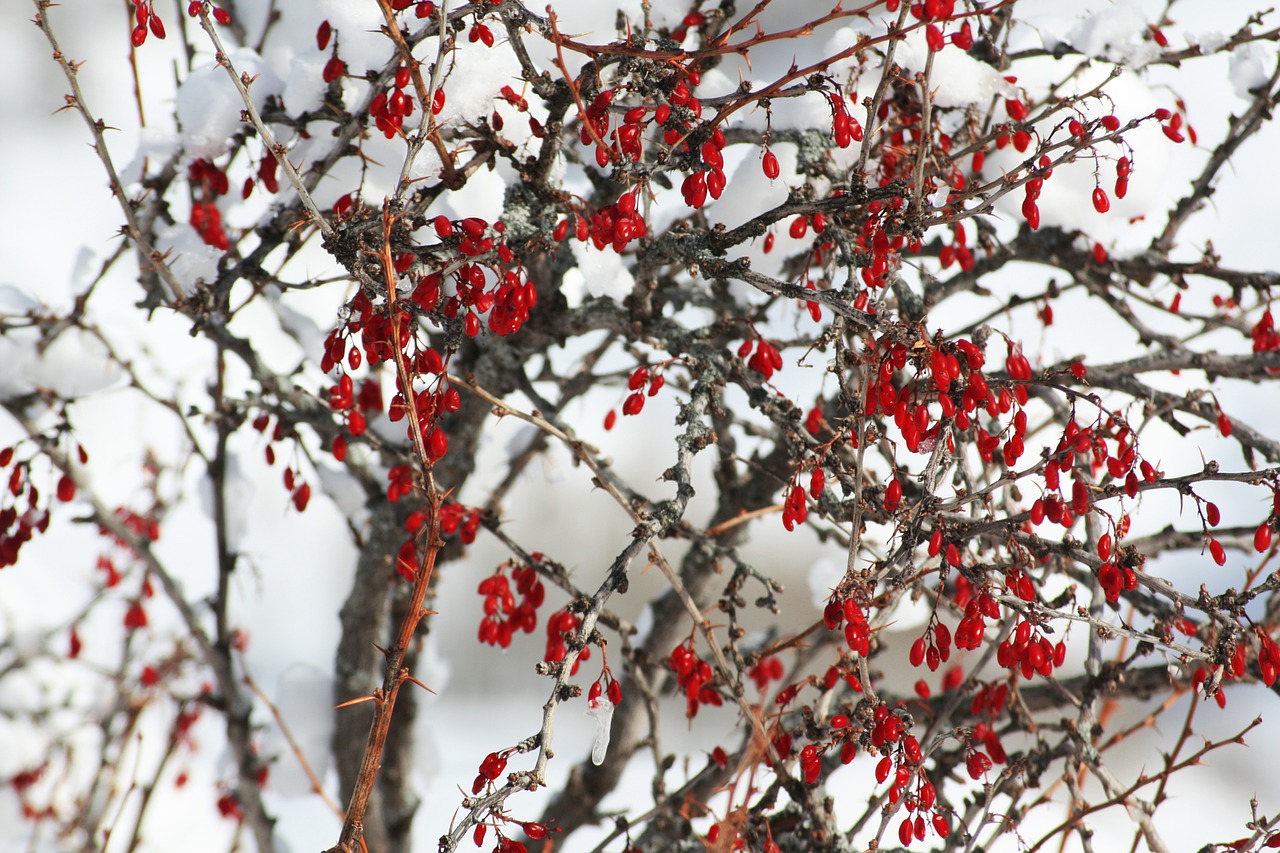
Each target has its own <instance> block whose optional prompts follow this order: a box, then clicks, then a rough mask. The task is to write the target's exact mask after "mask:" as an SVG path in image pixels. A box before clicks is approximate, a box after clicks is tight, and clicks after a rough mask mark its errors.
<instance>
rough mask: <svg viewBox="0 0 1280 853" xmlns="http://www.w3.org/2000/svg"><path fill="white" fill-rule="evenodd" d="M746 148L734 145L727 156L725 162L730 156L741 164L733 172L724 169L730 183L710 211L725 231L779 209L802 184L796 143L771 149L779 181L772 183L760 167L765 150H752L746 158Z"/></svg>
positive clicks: (782, 143) (778, 145) (775, 180)
mask: <svg viewBox="0 0 1280 853" xmlns="http://www.w3.org/2000/svg"><path fill="white" fill-rule="evenodd" d="M746 148H748V146H744V145H734V146H732V147H731V148H730V149H729V150H728V151H726V152H725V154H726V158H725V159H726V160H727V159H728V155H729V154H730V153H733V154H737V155H738V157H737V159H738V163H737V167H736V168H734V169H733V170H732V171H730V170H729V169H728V168H726V169H725V174H726V175H727V177H728V181H727V182H726V183H725V188H724V192H723V193H721V195H720V199H719V200H718V201H717V202H716V203H715V206H714V207H713V208H712V210H711V219H712V220H713V221H718V222H722V223H724V226H725V227H726V228H737V227H738V226H739V225H741V224H743V223H744V222H747V221H748V220H750V219H751V218H752V217H754V216H756V215H758V214H760V213H762V212H764V211H766V210H769V209H770V208H773V207H777V206H778V205H780V204H782V203H783V202H785V201H786V200H787V195H788V194H789V193H790V191H791V187H792V186H798V185H800V184H801V183H803V181H802V180H801V179H800V177H799V176H798V175H797V173H796V163H797V151H796V146H795V145H794V144H793V143H791V142H780V143H778V144H777V145H773V146H770V150H771V151H773V155H774V156H775V157H777V158H778V177H777V178H776V179H774V180H772V181H771V180H769V179H768V178H767V177H765V174H764V170H763V168H762V167H761V165H760V160H761V157H762V156H763V153H764V149H763V148H755V149H750V151H749V153H745V152H744V153H745V156H744V155H743V153H739V151H738V149H746ZM725 165H726V166H728V165H729V164H728V163H726V164H725Z"/></svg>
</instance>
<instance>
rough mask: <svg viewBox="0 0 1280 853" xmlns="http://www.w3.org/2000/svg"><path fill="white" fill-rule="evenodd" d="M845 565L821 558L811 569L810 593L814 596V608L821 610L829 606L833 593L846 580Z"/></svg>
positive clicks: (829, 558)
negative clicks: (828, 602) (828, 601)
mask: <svg viewBox="0 0 1280 853" xmlns="http://www.w3.org/2000/svg"><path fill="white" fill-rule="evenodd" d="M846 568H847V567H846V566H845V563H844V561H843V560H836V559H834V558H832V557H819V558H818V559H817V560H814V562H813V565H812V566H810V567H809V593H810V594H811V595H812V596H813V606H814V607H816V608H818V609H819V610H821V609H822V608H824V607H826V606H827V600H828V599H830V598H831V591H832V590H833V589H835V588H836V586H838V585H839V583H840V581H841V580H842V579H843V578H844V573H845V569H846Z"/></svg>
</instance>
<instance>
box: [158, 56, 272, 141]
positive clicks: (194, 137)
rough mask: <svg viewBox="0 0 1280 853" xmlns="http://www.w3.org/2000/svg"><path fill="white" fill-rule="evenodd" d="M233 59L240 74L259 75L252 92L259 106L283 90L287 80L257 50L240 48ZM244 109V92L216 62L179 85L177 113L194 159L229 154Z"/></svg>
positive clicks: (194, 73) (197, 71)
mask: <svg viewBox="0 0 1280 853" xmlns="http://www.w3.org/2000/svg"><path fill="white" fill-rule="evenodd" d="M229 58H230V60H231V64H232V66H233V67H234V68H235V70H236V73H237V74H248V75H249V76H250V77H254V78H256V79H255V80H254V82H253V87H252V88H251V89H250V90H249V91H250V94H251V95H252V97H253V103H254V106H256V107H257V108H258V109H261V108H262V105H263V103H264V102H265V101H266V99H267V98H268V97H270V96H271V95H279V94H280V93H281V91H283V89H284V83H283V81H281V79H280V78H279V77H277V76H276V74H275V72H274V71H272V70H271V69H270V68H269V67H268V66H267V64H266V63H265V62H263V60H262V57H260V56H259V55H258V54H257V53H256V52H255V51H253V50H250V49H249V48H239V49H237V50H233V51H231V53H230V57H229ZM243 109H244V102H243V101H241V100H240V93H239V92H238V91H236V87H235V85H234V84H233V83H232V82H231V80H230V79H229V78H228V77H227V72H226V70H225V69H223V68H219V67H218V66H216V65H213V64H210V65H209V66H207V67H205V68H197V69H196V70H195V71H193V72H192V73H191V74H190V75H189V76H188V77H187V79H186V80H184V81H182V85H181V86H180V87H179V88H178V94H177V105H176V112H177V116H178V125H179V128H180V131H181V133H182V146H183V148H184V149H185V150H186V152H187V153H188V154H189V155H190V156H191V157H192V158H204V159H211V158H214V157H218V156H219V155H221V154H224V153H226V150H227V143H228V141H229V139H230V137H231V136H232V135H233V134H234V133H235V132H236V131H237V130H238V129H239V128H240V126H241V121H240V112H241V111H242V110H243Z"/></svg>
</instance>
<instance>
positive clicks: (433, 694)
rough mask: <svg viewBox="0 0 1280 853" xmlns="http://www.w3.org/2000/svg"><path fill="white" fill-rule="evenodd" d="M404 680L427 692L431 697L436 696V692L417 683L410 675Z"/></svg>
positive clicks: (419, 682)
mask: <svg viewBox="0 0 1280 853" xmlns="http://www.w3.org/2000/svg"><path fill="white" fill-rule="evenodd" d="M404 680H405V681H412V682H413V683H414V684H416V685H418V686H419V687H421V688H422V689H423V690H425V691H427V692H428V693H430V694H431V695H432V696H435V695H436V692H435V691H434V690H432V689H431V688H430V687H428V686H427V685H425V684H423V683H422V682H421V681H419V680H418V679H416V678H414V677H413V676H412V675H406V676H405V677H404Z"/></svg>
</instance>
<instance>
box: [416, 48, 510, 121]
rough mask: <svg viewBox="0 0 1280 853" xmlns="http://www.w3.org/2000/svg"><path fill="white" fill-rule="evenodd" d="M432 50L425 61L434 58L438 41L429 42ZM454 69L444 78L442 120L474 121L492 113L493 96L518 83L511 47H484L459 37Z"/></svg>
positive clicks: (454, 56)
mask: <svg viewBox="0 0 1280 853" xmlns="http://www.w3.org/2000/svg"><path fill="white" fill-rule="evenodd" d="M428 44H429V46H430V47H431V52H430V54H429V57H427V58H426V61H429V62H433V61H435V53H434V51H435V42H434V41H431V42H429V43H428ZM450 62H451V63H453V64H454V72H453V73H452V74H450V75H449V78H448V80H446V81H445V85H444V91H445V101H444V109H442V110H441V111H440V115H439V120H440V121H441V122H443V123H446V124H447V123H449V122H458V121H464V122H475V121H478V120H479V119H480V118H481V117H482V116H488V115H489V114H490V113H492V112H493V105H494V99H495V98H496V97H497V96H498V92H499V91H500V90H501V89H502V87H503V86H513V87H514V86H516V85H518V83H517V81H519V79H520V64H519V63H518V62H517V61H516V58H515V53H514V52H513V51H511V50H507V49H505V48H501V47H499V46H497V45H495V46H494V47H491V48H490V47H485V45H484V43H483V42H478V41H477V42H470V41H467V40H466V39H458V41H457V50H456V53H455V54H454V55H453V56H452V57H451V58H450Z"/></svg>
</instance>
